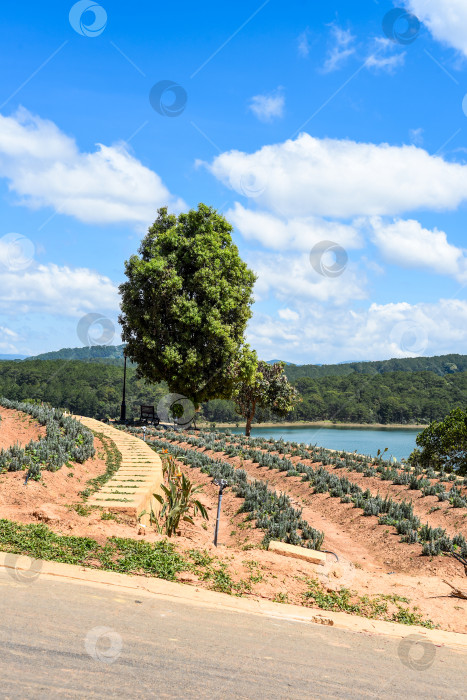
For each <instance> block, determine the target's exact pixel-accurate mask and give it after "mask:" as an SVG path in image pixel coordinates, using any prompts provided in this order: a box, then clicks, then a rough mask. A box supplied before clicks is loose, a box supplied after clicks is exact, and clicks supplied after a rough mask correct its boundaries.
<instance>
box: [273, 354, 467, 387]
mask: <svg viewBox="0 0 467 700" xmlns="http://www.w3.org/2000/svg"><path fill="white" fill-rule="evenodd" d="M465 371H467V355H440V356H436V357H403V358H395V359H393V360H381V361H378V362H345V363H344V364H341V365H289V366H287V367H286V370H285V372H286V374H287V377H288V378H289V380H290V381H292V382H295V380H297V379H299V378H301V377H311V378H314V379H315V378H316V379H317V378H319V377H347V376H349V375H352V374H384V373H385V372H434V373H435V374H437V375H438V376H440V377H443V376H444V375H446V374H455V373H456V372H465Z"/></svg>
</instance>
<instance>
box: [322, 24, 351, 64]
mask: <svg viewBox="0 0 467 700" xmlns="http://www.w3.org/2000/svg"><path fill="white" fill-rule="evenodd" d="M354 42H355V37H354V36H353V34H352V32H351V31H350V29H342V28H341V27H339V26H338V25H337V24H332V25H331V44H330V47H329V49H328V52H327V56H326V61H325V63H324V66H323V70H324V72H325V73H331V72H332V71H335V70H337V69H338V68H340V67H341V66H342V65H343V64H344V63H345V62H346V60H347V59H348V58H350V56H352V55H353V54H354V53H355V50H356V49H355V46H353V44H354Z"/></svg>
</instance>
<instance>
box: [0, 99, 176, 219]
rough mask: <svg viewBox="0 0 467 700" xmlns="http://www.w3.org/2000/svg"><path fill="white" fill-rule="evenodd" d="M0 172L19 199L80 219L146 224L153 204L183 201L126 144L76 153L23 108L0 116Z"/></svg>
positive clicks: (61, 136) (55, 131)
mask: <svg viewBox="0 0 467 700" xmlns="http://www.w3.org/2000/svg"><path fill="white" fill-rule="evenodd" d="M0 177H4V178H7V179H8V181H9V188H10V190H11V191H12V192H14V193H15V194H16V195H18V197H19V201H20V203H21V204H25V205H27V206H29V207H32V208H39V207H53V208H54V209H55V210H56V211H57V212H60V213H62V214H68V215H70V216H74V217H75V218H76V219H78V220H79V221H83V222H84V223H97V224H107V223H126V222H128V223H132V224H135V225H138V226H139V225H143V226H146V225H148V224H149V223H151V222H152V221H153V220H154V218H155V215H156V210H157V208H158V207H160V206H165V205H167V206H169V207H171V208H172V209H175V210H178V209H180V208H183V206H184V203H183V201H182V200H180V199H178V198H176V197H174V196H173V195H172V194H171V193H170V192H169V191H168V189H167V188H166V186H165V185H164V184H163V182H162V180H161V178H160V177H159V175H157V174H156V173H155V172H153V171H152V170H150V169H149V168H147V167H145V166H144V165H143V164H142V163H141V162H140V161H139V160H137V159H136V158H135V157H134V156H132V155H131V154H130V153H129V151H128V148H127V146H126V144H124V143H121V144H117V145H113V146H105V145H102V144H98V146H97V150H96V151H94V152H92V153H85V152H81V151H79V149H78V146H77V144H76V142H75V140H74V139H72V138H71V137H69V136H67V135H66V134H64V133H63V132H61V131H60V129H59V128H58V127H57V126H56V125H55V124H54V123H53V122H50V121H47V120H43V119H41V118H39V117H36V116H33V115H32V114H30V113H29V112H28V111H26V110H24V109H20V110H18V112H17V113H16V114H15V115H14V116H11V117H4V116H2V115H0Z"/></svg>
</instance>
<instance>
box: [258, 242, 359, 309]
mask: <svg viewBox="0 0 467 700" xmlns="http://www.w3.org/2000/svg"><path fill="white" fill-rule="evenodd" d="M247 258H248V264H249V266H250V267H251V268H252V269H253V270H254V271H255V273H256V274H257V276H258V279H257V281H256V284H255V290H254V296H255V299H256V300H257V301H264V300H266V299H271V298H275V299H277V300H279V301H280V302H281V303H282V304H284V303H287V305H288V306H290V305H296V304H300V303H301V302H309V301H320V302H332V303H333V304H336V305H343V304H348V303H349V302H350V301H352V300H355V299H364V298H365V297H366V290H365V286H366V279H365V277H364V276H363V275H362V274H361V273H360V274H357V271H356V270H355V269H354V268H352V267H351V266H350V265H349V266H347V268H345V269H344V271H343V272H342V274H341V275H339V276H338V277H327V276H325V275H321V274H319V273H318V272H317V271H316V270H315V269H313V267H312V265H311V263H310V257H309V255H307V254H288V255H284V254H282V253H258V252H256V253H255V254H254V255H253V254H251V255H250V256H247Z"/></svg>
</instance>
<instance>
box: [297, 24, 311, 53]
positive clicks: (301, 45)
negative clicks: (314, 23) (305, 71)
mask: <svg viewBox="0 0 467 700" xmlns="http://www.w3.org/2000/svg"><path fill="white" fill-rule="evenodd" d="M309 53H310V30H309V29H308V28H307V29H305V31H303V32H302V33H301V34H300V35H299V37H298V55H299V56H301V57H302V58H306V57H307V56H308V54H309Z"/></svg>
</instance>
